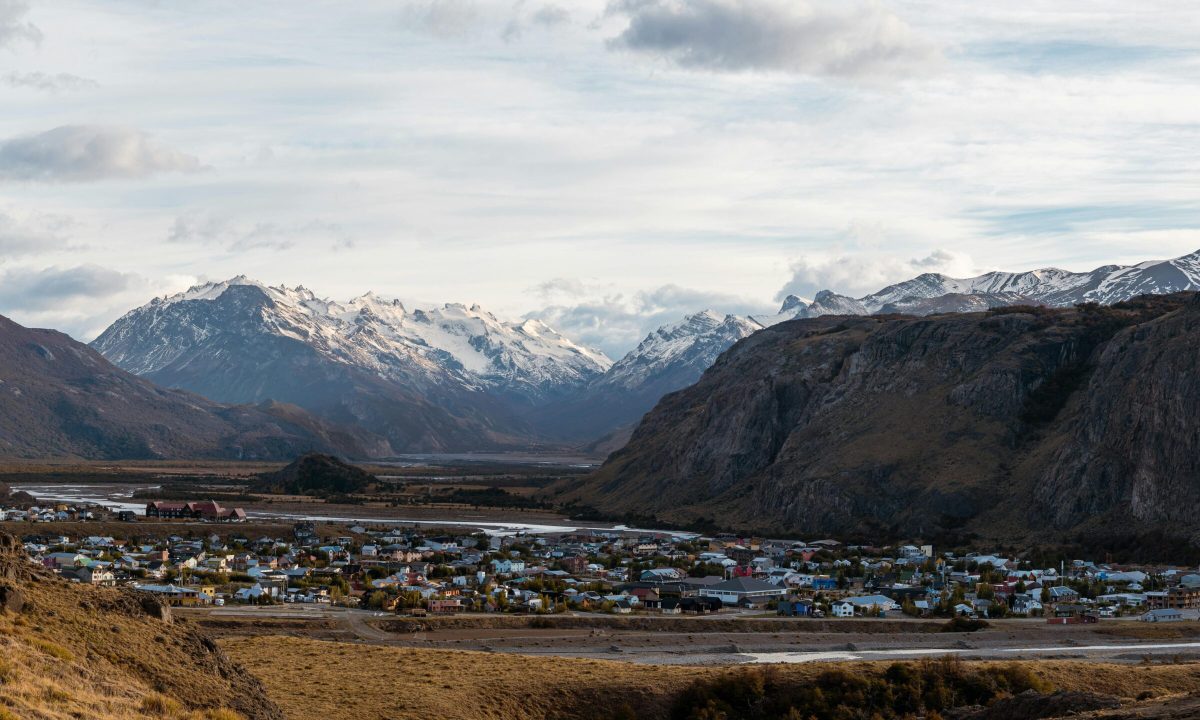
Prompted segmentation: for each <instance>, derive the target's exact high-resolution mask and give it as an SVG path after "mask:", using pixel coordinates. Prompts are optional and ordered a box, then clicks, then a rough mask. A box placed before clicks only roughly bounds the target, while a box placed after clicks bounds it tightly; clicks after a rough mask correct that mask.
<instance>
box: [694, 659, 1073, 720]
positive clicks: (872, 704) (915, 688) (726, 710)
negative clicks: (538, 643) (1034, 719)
mask: <svg viewBox="0 0 1200 720" xmlns="http://www.w3.org/2000/svg"><path fill="white" fill-rule="evenodd" d="M1052 689H1053V688H1052V687H1051V686H1050V684H1049V683H1048V682H1046V681H1045V680H1043V679H1042V678H1039V677H1038V676H1037V675H1035V674H1034V673H1033V672H1032V671H1031V670H1029V668H1027V667H1025V666H1023V665H1019V664H1010V665H993V666H986V667H981V668H975V669H968V668H966V667H965V666H964V665H963V664H962V663H961V662H960V661H959V660H958V659H956V658H944V659H941V660H928V661H924V662H921V663H894V664H892V665H890V666H889V667H888V668H887V669H886V670H885V671H884V672H883V673H882V674H876V673H874V672H871V671H863V672H852V671H848V670H845V669H841V668H835V669H831V670H826V671H825V672H822V673H820V674H819V675H817V676H816V677H815V678H813V679H811V680H801V679H795V680H787V679H785V678H784V677H783V676H781V675H780V674H779V673H777V672H774V671H772V670H769V669H768V670H761V669H754V670H748V671H740V672H735V673H730V674H728V675H724V676H721V677H718V678H715V679H711V680H703V681H699V682H696V683H694V684H692V685H691V686H690V687H688V688H687V689H686V690H685V691H684V692H683V693H681V694H680V696H679V697H678V699H677V701H676V702H675V704H674V706H673V708H672V712H671V717H672V718H674V719H675V720H702V719H703V720H707V719H709V718H722V719H723V720H750V719H751V718H776V717H777V718H791V717H797V718H806V719H812V720H874V719H875V718H881V719H883V720H893V719H898V718H911V717H918V716H922V715H923V716H925V717H935V716H937V714H938V713H941V712H943V711H945V710H949V709H953V708H958V707H963V706H968V705H986V704H988V703H990V702H991V701H993V700H995V699H997V698H1000V697H1007V696H1009V695H1018V694H1020V693H1022V692H1025V691H1027V690H1033V691H1035V692H1039V693H1045V692H1049V691H1050V690H1052Z"/></svg>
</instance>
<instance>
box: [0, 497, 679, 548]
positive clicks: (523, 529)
mask: <svg viewBox="0 0 1200 720" xmlns="http://www.w3.org/2000/svg"><path fill="white" fill-rule="evenodd" d="M159 487H161V486H159V485H127V484H107V485H67V484H64V485H60V484H45V485H38V484H20V485H13V486H12V489H13V491H14V492H15V491H18V490H23V491H25V492H27V493H29V494H30V495H33V496H34V497H36V498H37V499H39V500H44V501H50V502H55V503H60V502H61V503H70V504H82V503H88V504H92V505H98V506H100V507H105V508H109V509H111V510H114V511H119V510H131V511H133V512H136V513H137V514H139V515H141V514H143V513H144V512H145V511H146V503H145V501H136V500H134V499H133V493H134V492H135V491H136V490H156V489H158V488H159ZM246 516H247V517H248V518H251V519H259V520H307V521H311V522H328V521H332V522H347V523H361V524H364V525H366V524H372V525H413V526H416V525H423V526H426V527H462V528H471V529H475V530H479V531H481V532H483V533H486V534H488V535H497V536H511V535H516V534H519V533H524V534H529V535H553V534H558V533H570V532H577V531H580V530H596V531H600V532H619V533H629V534H639V535H640V534H656V535H670V536H672V537H678V538H682V539H691V538H694V537H696V533H685V532H675V531H668V530H654V529H649V528H631V527H628V526H626V525H608V526H599V527H595V526H582V525H552V524H542V523H528V522H516V521H513V522H505V521H488V522H484V521H477V520H449V519H447V520H437V519H435V520H428V519H427V520H416V519H413V518H406V517H402V516H397V517H357V516H355V515H353V514H350V513H336V512H333V513H330V512H326V513H323V514H316V513H305V512H275V511H268V510H247V511H246Z"/></svg>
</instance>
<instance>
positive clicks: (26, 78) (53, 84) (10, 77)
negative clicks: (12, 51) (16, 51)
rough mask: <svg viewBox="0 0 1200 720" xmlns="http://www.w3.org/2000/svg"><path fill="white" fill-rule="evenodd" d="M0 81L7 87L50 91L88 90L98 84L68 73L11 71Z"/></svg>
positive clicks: (98, 84) (0, 78)
mask: <svg viewBox="0 0 1200 720" xmlns="http://www.w3.org/2000/svg"><path fill="white" fill-rule="evenodd" d="M0 82H2V83H4V84H5V85H8V86H9V87H14V88H30V89H33V90H42V91H44V92H52V93H57V92H68V91H74V90H90V89H92V88H96V87H99V86H100V83H98V82H96V81H95V80H92V79H90V78H85V77H79V76H78V75H72V74H70V73H55V74H54V75H50V74H48V73H44V72H30V73H15V72H12V73H8V74H7V75H4V76H2V77H0Z"/></svg>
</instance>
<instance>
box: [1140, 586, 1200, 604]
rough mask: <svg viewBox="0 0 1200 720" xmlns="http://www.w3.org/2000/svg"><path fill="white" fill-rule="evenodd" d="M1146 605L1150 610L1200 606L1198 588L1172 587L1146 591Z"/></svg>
mask: <svg viewBox="0 0 1200 720" xmlns="http://www.w3.org/2000/svg"><path fill="white" fill-rule="evenodd" d="M1146 607H1148V608H1150V609H1151V610H1157V609H1160V608H1166V609H1171V610H1192V609H1195V608H1200V588H1193V587H1173V588H1171V589H1169V590H1164V591H1159V592H1148V593H1146Z"/></svg>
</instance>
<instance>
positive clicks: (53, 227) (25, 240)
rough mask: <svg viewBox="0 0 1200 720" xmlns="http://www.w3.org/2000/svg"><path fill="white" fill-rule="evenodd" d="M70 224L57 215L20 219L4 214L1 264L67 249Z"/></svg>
mask: <svg viewBox="0 0 1200 720" xmlns="http://www.w3.org/2000/svg"><path fill="white" fill-rule="evenodd" d="M70 224H71V221H70V219H68V218H64V217H61V216H57V215H32V216H29V217H25V218H17V217H15V216H13V215H9V214H7V213H4V212H0V262H4V261H5V260H12V259H15V258H20V257H24V256H27V255H37V254H39V253H45V252H53V251H55V250H61V249H62V248H64V247H66V245H67V238H66V236H65V235H64V234H63V230H64V229H65V228H66V227H67V226H68V225H70Z"/></svg>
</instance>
